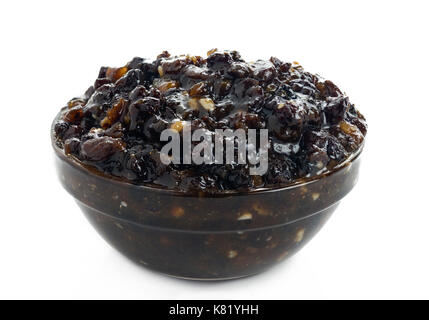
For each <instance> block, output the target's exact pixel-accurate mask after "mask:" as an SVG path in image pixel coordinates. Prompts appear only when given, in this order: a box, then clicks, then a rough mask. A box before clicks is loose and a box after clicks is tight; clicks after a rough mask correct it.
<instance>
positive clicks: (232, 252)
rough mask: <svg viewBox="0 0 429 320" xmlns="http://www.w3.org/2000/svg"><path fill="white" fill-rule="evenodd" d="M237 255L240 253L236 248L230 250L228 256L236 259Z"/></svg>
mask: <svg viewBox="0 0 429 320" xmlns="http://www.w3.org/2000/svg"><path fill="white" fill-rule="evenodd" d="M237 255H238V253H237V251H235V250H230V251H229V252H228V258H230V259H234V258H235V257H236V256H237Z"/></svg>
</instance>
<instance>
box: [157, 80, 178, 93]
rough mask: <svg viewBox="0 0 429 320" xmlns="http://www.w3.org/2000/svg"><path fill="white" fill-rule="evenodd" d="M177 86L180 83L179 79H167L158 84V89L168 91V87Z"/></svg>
mask: <svg viewBox="0 0 429 320" xmlns="http://www.w3.org/2000/svg"><path fill="white" fill-rule="evenodd" d="M177 87H179V83H178V82H177V81H166V82H163V83H161V84H160V85H159V86H158V90H159V91H161V92H166V91H167V90H168V89H171V88H177Z"/></svg>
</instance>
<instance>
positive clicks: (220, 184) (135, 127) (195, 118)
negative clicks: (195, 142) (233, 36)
mask: <svg viewBox="0 0 429 320" xmlns="http://www.w3.org/2000/svg"><path fill="white" fill-rule="evenodd" d="M207 55H208V56H207V59H203V58H201V57H199V56H190V55H182V56H172V55H170V54H169V53H168V52H167V51H164V52H162V53H161V54H160V55H158V57H157V58H156V59H155V60H154V61H150V60H146V59H142V58H138V57H136V58H133V59H132V60H131V61H130V62H128V63H127V64H126V65H125V66H123V67H120V68H108V67H102V68H101V69H100V71H99V74H98V77H97V79H96V80H95V83H94V85H93V86H91V87H89V89H88V90H87V91H86V92H85V94H84V95H83V96H82V97H79V98H73V99H72V100H70V101H69V102H68V104H67V107H66V108H64V110H63V111H62V113H61V116H60V117H59V119H58V120H57V122H56V123H55V125H54V132H55V136H56V139H57V145H59V146H62V147H63V148H64V150H65V152H66V153H67V154H73V155H74V156H75V157H76V158H78V159H80V160H81V161H84V162H85V163H88V164H91V165H93V166H95V167H97V168H98V169H99V170H100V171H103V172H105V173H107V174H111V175H115V176H120V177H123V178H125V179H128V180H130V181H133V182H134V183H146V182H151V183H161V182H160V181H166V180H168V181H169V183H166V187H168V188H177V189H181V190H186V191H192V190H193V191H201V190H203V191H205V192H212V191H213V192H215V191H216V190H231V189H240V190H241V189H243V190H246V189H255V188H260V187H271V186H278V185H280V184H290V183H293V182H294V181H296V180H297V179H303V178H309V177H313V176H315V175H318V174H321V173H324V172H327V171H329V170H332V169H333V168H335V167H336V166H337V165H339V164H341V163H342V162H343V161H345V159H347V158H348V157H349V156H350V155H351V154H353V153H354V152H356V151H357V150H359V147H360V146H361V145H362V143H363V140H364V136H365V134H366V131H367V125H366V122H365V118H364V117H363V116H362V115H361V114H360V113H359V111H358V110H357V109H356V108H355V106H354V105H353V104H351V103H350V101H349V99H348V97H347V96H346V95H345V94H343V93H342V92H341V91H340V89H339V88H338V87H337V86H336V85H335V84H334V83H333V82H331V81H329V80H324V79H322V78H321V77H319V76H317V75H313V74H311V73H309V72H306V71H304V69H303V68H302V66H301V65H299V64H298V63H296V62H294V63H286V62H283V61H281V60H280V59H278V58H274V57H272V58H271V59H270V60H269V61H264V60H257V61H255V62H246V61H244V60H243V59H242V58H241V56H240V54H239V53H238V52H236V51H219V50H217V49H213V50H210V51H209V52H208V53H207ZM185 121H189V122H190V123H191V128H192V129H193V130H195V129H205V130H206V131H207V132H208V133H209V134H214V131H215V130H216V129H233V130H235V129H244V130H245V131H248V130H250V129H268V134H269V144H270V145H269V150H268V170H267V172H266V173H265V174H262V175H258V176H249V163H246V164H228V165H227V164H225V165H224V164H202V165H195V164H190V165H188V164H187V165H175V164H170V165H168V166H166V165H164V164H163V163H162V162H161V161H160V150H161V148H162V147H163V145H164V143H165V142H161V141H160V135H161V132H162V131H163V130H164V129H167V128H171V129H174V130H176V131H177V132H180V135H181V136H183V126H184V123H185ZM247 147H249V146H247ZM250 147H252V146H250ZM163 175H165V176H168V179H166V178H165V176H163ZM161 184H162V183H161ZM302 196H305V197H307V198H309V199H310V200H311V199H312V198H313V199H315V200H319V198H317V193H314V192H313V193H309V194H308V195H302ZM248 213H249V214H251V215H253V216H252V217H253V218H255V217H256V216H259V215H268V214H272V212H271V210H268V209H266V208H259V207H257V206H256V207H255V206H252V207H251V208H250V209H249V212H248ZM248 217H249V215H242V217H241V218H242V219H244V218H248Z"/></svg>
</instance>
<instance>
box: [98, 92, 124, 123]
mask: <svg viewBox="0 0 429 320" xmlns="http://www.w3.org/2000/svg"><path fill="white" fill-rule="evenodd" d="M125 104H126V103H125V99H123V98H120V99H119V101H118V102H117V103H115V104H114V105H113V106H112V107H111V108H110V109H109V110H107V114H106V117H105V118H104V119H103V120H101V122H100V126H101V127H102V128H104V129H107V128H108V127H110V126H111V125H112V124H113V123H114V122H116V121H117V120H118V119H119V116H120V115H121V113H122V110H123V109H124V107H125Z"/></svg>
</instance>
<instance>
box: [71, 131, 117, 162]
mask: <svg viewBox="0 0 429 320" xmlns="http://www.w3.org/2000/svg"><path fill="white" fill-rule="evenodd" d="M122 150H124V145H123V144H122V143H121V141H120V140H119V139H114V138H111V137H108V136H104V137H96V138H94V139H90V140H87V141H85V142H84V143H82V145H81V150H80V155H81V156H82V158H83V159H84V160H88V161H102V160H105V159H107V158H108V157H110V156H111V155H113V154H115V153H116V152H119V151H122Z"/></svg>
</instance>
